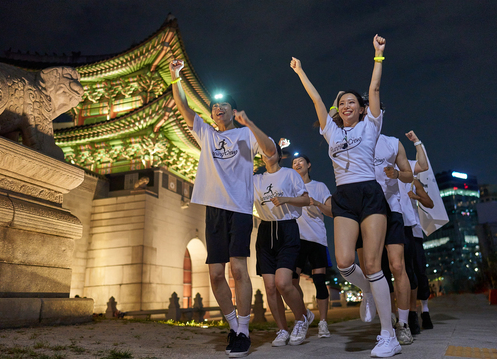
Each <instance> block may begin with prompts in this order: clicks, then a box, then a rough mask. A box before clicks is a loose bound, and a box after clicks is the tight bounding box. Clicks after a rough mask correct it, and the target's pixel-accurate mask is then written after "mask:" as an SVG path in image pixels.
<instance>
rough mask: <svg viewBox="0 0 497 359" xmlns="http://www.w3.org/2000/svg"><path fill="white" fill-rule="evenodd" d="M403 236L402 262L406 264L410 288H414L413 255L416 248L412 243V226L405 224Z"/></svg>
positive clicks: (416, 284)
mask: <svg viewBox="0 0 497 359" xmlns="http://www.w3.org/2000/svg"><path fill="white" fill-rule="evenodd" d="M404 231H405V238H406V244H405V246H404V263H405V266H406V273H407V276H408V277H409V283H410V284H411V289H416V288H417V287H418V278H417V276H416V273H415V272H414V257H415V256H416V249H415V243H414V236H413V234H412V227H410V226H405V227H404Z"/></svg>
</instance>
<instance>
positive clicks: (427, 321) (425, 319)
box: [421, 312, 433, 329]
mask: <svg viewBox="0 0 497 359" xmlns="http://www.w3.org/2000/svg"><path fill="white" fill-rule="evenodd" d="M421 325H422V326H423V329H433V323H432V322H431V318H430V312H423V313H421Z"/></svg>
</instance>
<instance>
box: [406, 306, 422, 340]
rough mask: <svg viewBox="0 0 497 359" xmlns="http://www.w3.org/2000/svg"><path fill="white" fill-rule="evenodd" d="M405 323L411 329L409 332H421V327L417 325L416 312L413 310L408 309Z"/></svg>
mask: <svg viewBox="0 0 497 359" xmlns="http://www.w3.org/2000/svg"><path fill="white" fill-rule="evenodd" d="M407 322H408V323H407V325H409V328H410V329H411V334H412V335H416V334H419V333H421V328H420V327H419V320H418V313H417V312H414V311H409V317H408V319H407Z"/></svg>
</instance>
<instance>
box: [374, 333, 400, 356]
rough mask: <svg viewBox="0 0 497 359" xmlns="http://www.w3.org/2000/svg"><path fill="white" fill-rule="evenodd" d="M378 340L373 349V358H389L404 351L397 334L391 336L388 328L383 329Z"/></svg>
mask: <svg viewBox="0 0 497 359" xmlns="http://www.w3.org/2000/svg"><path fill="white" fill-rule="evenodd" d="M376 340H377V343H376V346H375V347H374V348H373V350H371V356H372V357H373V358H389V357H392V356H394V355H395V354H398V353H400V352H401V351H402V348H401V347H400V344H399V342H398V341H397V338H396V337H395V335H394V336H393V337H391V336H390V333H388V331H387V330H382V331H381V335H378V336H377V337H376Z"/></svg>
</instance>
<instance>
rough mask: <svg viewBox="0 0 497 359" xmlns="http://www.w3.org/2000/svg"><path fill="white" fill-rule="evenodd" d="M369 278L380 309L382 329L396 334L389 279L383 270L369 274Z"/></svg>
mask: <svg viewBox="0 0 497 359" xmlns="http://www.w3.org/2000/svg"><path fill="white" fill-rule="evenodd" d="M367 278H368V280H369V283H370V285H371V292H372V293H373V297H374V302H375V304H376V310H377V311H378V316H379V317H380V323H381V330H382V331H384V330H385V331H388V333H389V334H390V336H391V337H393V336H394V335H395V334H394V331H393V327H392V319H391V316H390V312H391V309H392V307H391V303H390V289H388V283H387V279H386V278H385V276H384V275H383V271H381V270H380V271H379V272H377V273H374V274H370V275H367Z"/></svg>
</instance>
